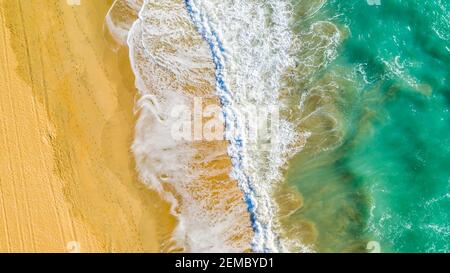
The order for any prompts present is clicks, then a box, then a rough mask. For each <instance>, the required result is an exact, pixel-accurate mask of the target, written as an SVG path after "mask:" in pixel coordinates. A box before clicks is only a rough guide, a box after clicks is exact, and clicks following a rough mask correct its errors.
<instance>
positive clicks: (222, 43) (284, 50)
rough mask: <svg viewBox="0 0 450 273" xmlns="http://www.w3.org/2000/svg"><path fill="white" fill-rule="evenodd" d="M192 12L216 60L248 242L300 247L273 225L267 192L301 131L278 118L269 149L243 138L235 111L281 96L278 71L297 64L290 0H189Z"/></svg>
mask: <svg viewBox="0 0 450 273" xmlns="http://www.w3.org/2000/svg"><path fill="white" fill-rule="evenodd" d="M186 4H187V8H188V10H189V13H190V15H191V18H192V20H193V22H194V23H195V25H196V26H197V28H198V30H199V32H200V33H201V34H202V35H203V37H204V39H205V40H206V41H207V42H208V43H209V44H210V48H211V51H212V54H213V58H214V60H215V64H216V80H217V90H218V94H219V96H220V97H221V101H222V106H223V111H224V113H225V118H226V124H227V139H228V140H229V141H230V145H229V149H228V150H229V155H230V156H231V158H232V161H233V166H234V168H233V171H232V175H233V176H234V177H236V179H237V180H238V181H239V185H240V187H241V189H242V191H243V192H244V194H245V197H246V202H247V205H248V207H249V211H250V213H251V214H252V217H251V218H252V221H253V223H252V224H253V229H254V231H255V236H254V238H253V250H254V251H258V252H266V251H269V252H277V251H288V250H290V249H304V248H302V246H296V247H292V243H291V242H286V241H284V240H283V239H282V238H280V236H279V235H278V233H277V230H278V223H277V220H276V210H277V207H276V204H275V203H274V200H273V192H274V189H275V187H276V186H277V184H278V183H279V182H280V181H281V180H282V176H281V171H282V168H283V167H285V165H286V163H287V160H288V159H289V158H290V157H291V156H292V155H293V154H295V153H296V152H297V151H298V149H300V148H301V147H299V146H298V145H297V146H296V145H295V144H296V143H301V142H298V141H297V140H298V139H299V138H305V137H306V134H305V135H301V134H298V133H296V132H295V130H294V128H293V126H292V124H291V123H290V122H289V121H287V120H283V119H281V120H280V124H279V126H278V131H277V132H276V133H275V134H272V139H271V140H270V149H267V150H266V149H261V148H260V144H261V143H259V142H254V141H252V140H251V139H248V138H246V134H245V130H246V129H247V128H246V126H245V124H243V121H242V119H241V118H240V117H241V116H243V115H244V114H243V113H242V110H243V109H247V107H248V105H256V106H257V107H260V108H267V107H269V106H271V105H276V107H279V108H280V110H281V111H283V110H285V109H283V108H284V107H285V106H284V105H283V104H282V103H281V102H280V96H281V91H282V89H283V88H284V86H283V77H284V76H285V74H286V73H287V71H288V69H289V68H292V67H293V66H294V65H295V59H294V57H293V55H294V54H293V52H291V50H292V45H293V43H294V38H295V36H294V34H293V33H292V32H291V30H290V18H291V7H290V5H289V2H288V1H254V0H249V1H220V0H208V1H206V0H187V1H186Z"/></svg>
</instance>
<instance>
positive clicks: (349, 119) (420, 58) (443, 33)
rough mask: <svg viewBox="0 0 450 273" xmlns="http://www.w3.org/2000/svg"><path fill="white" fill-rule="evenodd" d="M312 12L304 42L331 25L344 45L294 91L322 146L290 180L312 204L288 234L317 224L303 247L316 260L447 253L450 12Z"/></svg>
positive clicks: (313, 143) (443, 8)
mask: <svg viewBox="0 0 450 273" xmlns="http://www.w3.org/2000/svg"><path fill="white" fill-rule="evenodd" d="M302 2H304V1H294V5H295V4H296V3H298V4H299V5H298V6H297V7H298V8H297V14H298V17H297V21H296V25H295V27H296V30H297V31H298V32H299V33H304V32H306V31H305V30H308V29H310V28H311V27H310V26H311V25H313V24H315V23H317V22H323V21H327V22H330V23H332V24H333V25H335V26H336V27H337V29H339V31H340V33H341V37H342V41H341V42H339V46H338V47H337V51H336V58H335V59H334V60H333V61H332V62H330V63H328V64H326V65H324V66H322V67H317V68H316V69H315V70H314V71H313V72H309V71H308V76H309V79H305V77H304V76H303V75H302V73H305V69H302V70H300V71H299V75H298V76H297V80H296V81H295V86H296V87H295V89H296V90H297V91H298V92H299V93H301V94H306V95H304V97H306V98H307V99H306V100H305V101H306V103H305V104H304V105H306V106H304V109H305V107H306V109H311V110H307V112H308V113H314V114H313V115H311V116H308V118H307V119H306V120H302V121H301V122H300V128H302V129H303V130H307V131H311V132H313V134H312V137H311V138H310V139H309V140H310V141H309V142H307V144H306V147H305V149H304V150H303V151H301V152H300V153H299V154H298V155H297V156H296V158H295V160H293V161H292V162H291V164H290V168H289V171H288V175H287V181H288V184H289V185H291V186H293V187H295V188H296V189H297V190H298V191H299V192H300V193H301V194H302V196H303V199H304V200H303V202H304V204H303V207H302V208H301V209H299V210H297V211H296V212H295V213H294V214H292V215H291V216H290V217H289V219H284V220H283V226H285V227H290V226H300V227H303V226H304V223H305V222H307V223H309V225H308V230H309V231H310V230H314V233H315V235H314V236H312V237H311V236H307V235H302V230H301V229H300V230H299V232H298V236H300V237H304V241H305V242H306V243H310V244H313V245H314V247H315V249H316V250H318V251H366V244H367V242H369V241H378V242H379V244H380V246H381V250H382V251H386V252H446V251H447V252H448V251H449V247H450V215H449V211H450V126H449V125H450V113H449V102H450V100H449V98H450V90H449V87H448V84H449V79H450V77H449V76H450V62H449V60H450V40H449V39H450V24H449V20H450V5H449V2H448V1H400V0H397V1H381V4H380V5H369V4H368V3H367V2H366V1H337V0H335V1H328V2H327V3H325V4H324V5H323V6H322V8H321V9H319V11H318V12H316V13H314V14H313V15H312V16H305V12H304V10H303V9H302V8H301V7H303V6H304V5H303V4H304V3H302ZM307 37H309V36H307ZM301 43H307V42H305V41H301ZM303 51H304V52H306V50H303ZM305 55H307V56H310V55H313V54H312V53H311V52H306V53H304V54H303V55H302V57H304V56H305ZM318 109H320V110H319V111H317V110H318ZM301 115H303V116H307V115H306V114H301ZM303 116H301V117H303ZM296 118H298V117H296ZM326 121H327V122H326ZM324 140H327V141H324ZM310 233H311V232H309V233H305V232H304V230H303V234H310Z"/></svg>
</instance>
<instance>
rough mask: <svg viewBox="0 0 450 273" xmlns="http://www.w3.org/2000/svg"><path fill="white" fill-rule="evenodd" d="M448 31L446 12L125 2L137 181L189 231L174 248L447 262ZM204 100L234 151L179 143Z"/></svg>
mask: <svg viewBox="0 0 450 273" xmlns="http://www.w3.org/2000/svg"><path fill="white" fill-rule="evenodd" d="M449 21H450V3H449V2H448V1H446V0H434V1H432V0H430V1H427V0H424V1H401V0H390V1H387V0H380V1H375V0H371V1H365V0H345V1H343V0H235V1H219V0H165V1H158V0H117V1H115V3H114V6H113V7H112V9H111V11H110V12H109V14H108V16H107V18H106V24H107V26H108V29H109V30H110V32H111V34H112V35H113V37H114V38H115V40H116V41H117V42H118V43H119V44H122V45H128V47H129V49H130V60H131V63H132V68H133V70H134V72H135V75H136V87H137V89H138V101H137V104H136V111H137V114H138V115H139V119H138V122H137V125H136V133H135V141H134V144H133V147H132V150H133V152H134V155H135V158H136V162H137V167H138V172H139V174H140V177H141V179H142V180H143V182H144V183H145V184H146V185H148V186H149V187H151V188H153V189H155V190H157V191H158V192H160V193H161V195H162V196H164V197H165V198H166V199H167V200H168V201H170V202H171V203H172V205H173V207H172V213H173V214H174V215H176V216H177V217H178V219H179V221H178V225H177V228H176V230H175V232H174V234H173V238H171V240H168V241H167V242H163V243H164V244H165V245H166V250H167V251H199V252H210V251H226V252H239V251H249V250H250V249H251V250H252V251H256V252H298V251H308V252H309V251H318V252H342V251H343V252H351V251H357V252H366V251H370V249H368V246H373V245H379V247H380V248H381V251H384V252H445V251H447V252H448V251H449V247H450V219H449V218H450V216H449V212H450V126H449V125H450V122H449V121H450V120H449V117H450V113H449V109H448V108H449V103H450V100H449V98H450V94H449V93H450V92H449V88H448V84H449V79H450V77H449V76H450V75H449V74H450V62H449V61H450V22H449ZM198 98H202V99H203V100H205V101H206V102H208V103H211V104H214V105H217V106H218V107H220V109H221V111H222V114H223V122H224V124H225V132H224V135H225V141H219V142H210V141H206V140H204V139H200V140H196V141H179V140H176V139H174V138H173V135H172V131H171V130H172V128H173V124H174V123H175V122H176V121H174V120H173V117H172V116H171V115H170V113H171V111H172V110H173V109H174V108H176V107H177V105H179V104H183V105H187V106H188V107H195V103H196V99H198ZM252 107H253V108H252ZM249 109H250V111H249ZM264 109H276V110H277V112H276V115H275V113H274V112H271V114H272V115H274V116H275V117H276V118H277V119H276V126H274V125H273V123H271V126H272V127H271V133H272V134H271V135H270V137H268V138H255V136H254V135H252V134H249V133H248V131H249V127H251V125H250V123H249V122H248V119H247V118H248V116H257V115H258V114H259V111H260V110H264ZM257 124H258V125H257V127H258V126H263V125H262V124H261V123H257ZM266 125H267V124H266ZM264 126H265V125H264ZM258 129H259V127H258Z"/></svg>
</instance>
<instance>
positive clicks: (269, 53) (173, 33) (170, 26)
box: [107, 0, 330, 252]
mask: <svg viewBox="0 0 450 273" xmlns="http://www.w3.org/2000/svg"><path fill="white" fill-rule="evenodd" d="M119 1H121V2H123V3H122V4H123V5H125V6H127V7H129V8H130V9H128V8H127V9H128V10H131V11H133V10H136V7H138V6H139V7H140V12H139V19H138V20H137V21H135V22H134V24H133V26H132V28H131V30H130V31H128V28H129V27H130V26H129V23H128V22H129V21H128V20H126V21H123V22H119V23H118V22H116V21H114V20H112V19H111V18H112V16H110V15H109V16H108V18H109V19H107V20H109V21H107V22H108V23H107V25H108V27H109V29H110V32H111V33H112V34H113V35H114V37H116V40H117V41H118V42H121V41H122V42H123V40H124V37H125V34H126V37H127V44H128V46H129V48H130V60H131V63H132V68H133V70H134V73H135V75H136V86H137V88H138V90H139V93H140V99H139V101H138V103H137V105H136V110H137V111H139V119H138V122H137V125H136V135H135V141H134V144H133V147H132V148H133V152H134V154H135V157H136V161H137V168H138V171H139V174H140V176H141V178H142V180H143V181H144V182H145V183H146V184H147V185H149V186H150V187H152V188H154V189H156V190H158V191H159V192H160V193H161V194H162V195H163V196H164V197H165V198H166V199H167V200H169V201H171V202H172V204H173V207H172V212H173V214H174V215H176V216H178V219H179V224H178V226H177V228H176V231H175V234H174V239H175V241H176V242H177V247H183V248H184V249H185V250H187V251H230V252H235V251H243V250H245V249H246V248H247V245H246V239H248V238H247V237H246V236H243V235H242V234H245V231H244V229H245V228H244V227H245V226H246V224H247V223H246V221H245V220H246V218H243V213H242V212H243V205H242V200H240V196H239V195H236V193H235V192H233V191H229V192H220V193H215V194H212V193H211V191H208V190H205V189H203V188H202V185H201V184H199V183H196V182H195V181H197V180H199V178H200V177H202V176H208V175H209V176H212V175H214V171H213V170H211V169H208V168H207V169H201V168H200V169H198V168H193V166H194V165H195V162H196V161H198V159H196V157H197V156H198V154H199V150H200V151H201V150H202V147H201V145H193V144H192V143H191V142H183V141H176V140H174V139H173V137H172V136H171V135H170V132H171V128H170V127H171V124H173V122H174V120H173V118H172V117H171V116H170V109H173V108H174V107H176V106H177V105H180V104H184V105H191V104H192V101H193V97H194V96H199V95H200V96H208V95H207V94H208V93H209V92H210V90H209V91H208V90H207V89H208V88H209V87H210V86H215V87H216V91H217V95H219V97H220V101H221V105H222V110H223V113H224V116H225V122H226V129H227V130H226V137H227V140H228V141H229V145H228V154H229V156H230V157H231V159H232V164H233V168H232V176H233V177H234V178H236V179H237V181H238V183H239V186H240V189H241V190H242V192H243V193H244V195H245V201H246V204H247V207H248V211H249V212H250V214H251V217H250V218H251V220H252V226H253V230H254V237H253V243H252V247H253V250H254V251H258V252H278V251H292V250H302V251H309V249H308V248H307V247H306V246H303V245H302V244H301V242H300V241H298V240H294V241H292V240H289V241H287V240H286V239H284V238H281V236H280V235H279V230H280V227H279V224H278V223H277V217H276V213H277V206H276V204H275V202H274V200H273V192H274V190H275V188H276V187H277V186H278V184H279V182H280V181H281V180H282V169H283V168H284V167H286V163H287V161H288V160H289V159H290V157H291V156H292V155H294V154H295V153H296V152H298V151H299V150H300V149H301V148H302V143H303V144H304V141H299V139H300V140H305V139H306V138H307V137H308V133H307V132H305V133H299V131H298V129H297V128H295V127H296V126H297V125H298V124H292V123H291V122H290V121H288V120H286V119H283V118H281V119H280V120H279V124H278V125H279V126H278V128H277V131H276V132H275V134H273V133H272V135H271V136H272V138H271V139H270V142H269V143H261V142H260V141H253V140H252V139H249V137H248V135H247V134H246V133H245V131H246V129H247V124H245V122H244V121H243V119H242V117H243V116H245V113H243V112H244V109H249V107H248V106H249V105H253V106H257V107H258V108H266V109H267V108H270V107H273V106H275V107H277V108H279V109H280V111H281V112H283V111H289V109H287V106H285V105H284V104H283V103H282V100H281V99H280V97H281V93H282V91H283V89H285V88H286V86H285V85H284V83H283V82H284V77H285V76H286V74H288V71H289V69H292V68H293V67H294V66H298V65H299V63H298V60H296V59H295V53H296V51H297V50H298V37H297V36H296V35H294V34H293V33H292V31H291V28H290V23H291V22H290V20H291V18H292V11H291V7H290V5H289V1H285V0H283V1H282V0H273V1H269V0H267V1H256V0H246V1H243V0H242V1H221V0H165V1H155V0H144V1H143V2H142V0H119ZM116 3H117V2H116ZM140 4H142V5H140ZM322 25H325V24H321V25H320V26H322ZM320 26H319V27H320ZM312 29H313V28H312ZM199 33H200V34H201V35H202V37H201V36H200V35H199ZM202 38H203V39H202ZM205 41H206V43H205ZM208 46H209V47H208ZM306 46H307V45H306ZM313 46H314V45H313ZM312 55H314V54H312ZM315 55H318V54H315ZM315 55H314V56H315ZM319 55H320V54H319ZM325 55H326V54H325ZM325 55H324V57H323V58H327V57H330V56H325ZM211 60H212V61H213V62H211ZM314 60H315V59H314V58H309V59H307V60H304V62H303V63H302V65H304V66H305V67H311V66H313V65H314V64H315V63H316V62H315V61H314ZM308 61H310V62H312V64H309V63H308ZM213 65H214V66H213ZM214 73H215V74H214ZM187 86H188V87H189V86H195V87H197V88H196V90H197V91H196V93H189V92H186V91H185V90H186V87H187ZM266 142H267V141H266ZM261 144H269V145H266V146H265V147H269V148H268V149H267V148H266V149H261ZM200 153H201V152H200ZM207 153H208V154H203V158H201V159H200V160H201V161H213V160H214V159H217V158H220V157H221V156H223V155H222V153H221V151H219V150H217V153H215V152H214V151H208V152H207ZM219 172H220V171H219ZM211 208H212V209H211ZM243 219H244V220H243ZM236 237H238V238H240V239H238V240H233V239H232V238H236ZM249 240H250V239H249Z"/></svg>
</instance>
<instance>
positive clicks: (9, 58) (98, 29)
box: [0, 0, 175, 252]
mask: <svg viewBox="0 0 450 273" xmlns="http://www.w3.org/2000/svg"><path fill="white" fill-rule="evenodd" d="M111 4H112V0H109V1H103V0H81V5H80V6H69V5H68V4H67V1H66V0H39V1H30V0H0V37H1V41H0V251H1V252H34V251H44V252H65V251H68V249H67V246H68V243H69V242H70V241H77V242H79V244H80V247H81V249H80V250H81V252H103V251H113V252H122V251H164V242H165V241H166V240H167V238H169V237H170V233H171V230H172V228H173V226H174V223H175V220H174V219H173V217H171V216H170V215H169V206H168V204H167V203H165V202H162V201H161V200H160V198H159V197H158V195H157V194H155V193H154V192H151V191H150V190H148V189H146V188H145V187H144V186H143V185H142V183H140V182H139V181H138V179H137V177H136V173H135V166H134V160H133V157H132V154H131V153H130V149H129V147H130V145H131V142H132V138H133V127H134V117H133V112H132V109H133V105H134V96H135V89H134V84H133V81H134V78H133V75H132V73H131V71H130V69H129V63H128V56H127V50H126V49H124V48H122V49H121V50H120V51H119V52H118V53H114V52H113V51H112V50H110V45H109V42H108V39H106V38H105V34H104V30H103V22H104V16H105V14H106V12H107V10H108V8H109V7H110V6H111ZM69 246H70V244H69Z"/></svg>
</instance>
